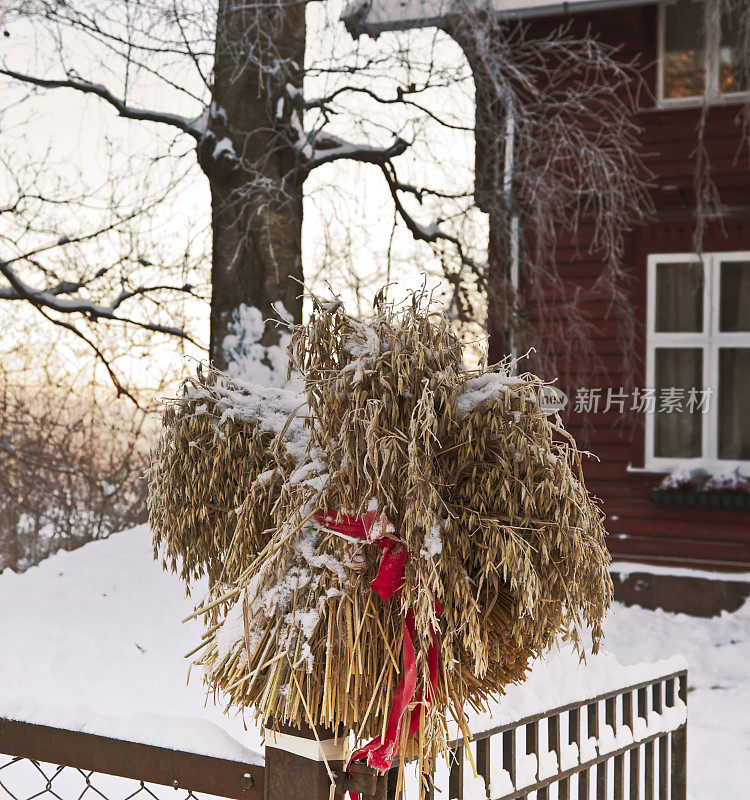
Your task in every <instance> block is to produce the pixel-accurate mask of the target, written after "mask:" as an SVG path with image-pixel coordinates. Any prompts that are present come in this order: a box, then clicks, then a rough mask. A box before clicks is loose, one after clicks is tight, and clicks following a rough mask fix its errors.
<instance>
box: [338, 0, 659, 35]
mask: <svg viewBox="0 0 750 800" xmlns="http://www.w3.org/2000/svg"><path fill="white" fill-rule="evenodd" d="M657 2H659V0H577V2H575V3H573V4H572V5H571V3H569V2H559V1H556V2H551V3H548V4H546V5H543V6H534V7H532V8H525V9H523V8H518V9H511V10H505V11H500V10H498V12H497V13H498V14H502V16H503V17H504V18H506V19H510V20H516V19H519V20H520V19H534V18H538V17H557V16H568V15H572V14H574V13H576V14H577V13H580V12H581V11H584V12H591V11H606V10H607V9H610V8H615V7H617V8H626V7H630V6H647V5H655V4H656V3H657ZM368 11H369V4H368V3H366V2H365V3H356V4H355V3H352V4H351V5H350V6H348V7H347V8H345V9H344V11H343V13H342V15H341V19H342V21H343V23H344V25H346V29H347V30H348V31H349V33H350V34H351V35H352V36H354V37H357V36H361V35H363V34H365V35H367V36H370V37H372V38H373V39H374V38H376V37H377V36H378V35H379V34H381V33H386V32H389V31H405V30H413V29H415V28H432V27H435V28H442V27H445V25H446V23H447V22H448V21H449V20H450V19H451V16H452V15H451V14H440V15H438V16H419V17H414V18H408V17H404V18H400V19H390V20H369V19H368V18H367V17H368Z"/></svg>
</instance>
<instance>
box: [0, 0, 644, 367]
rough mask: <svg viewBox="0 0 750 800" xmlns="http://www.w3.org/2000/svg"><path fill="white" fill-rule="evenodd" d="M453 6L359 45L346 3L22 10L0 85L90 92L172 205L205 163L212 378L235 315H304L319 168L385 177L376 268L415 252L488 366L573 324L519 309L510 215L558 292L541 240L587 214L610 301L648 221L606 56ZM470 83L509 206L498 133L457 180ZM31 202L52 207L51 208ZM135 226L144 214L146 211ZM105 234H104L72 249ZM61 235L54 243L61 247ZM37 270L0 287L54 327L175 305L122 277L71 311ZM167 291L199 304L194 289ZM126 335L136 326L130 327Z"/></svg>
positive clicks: (593, 45)
mask: <svg viewBox="0 0 750 800" xmlns="http://www.w3.org/2000/svg"><path fill="white" fill-rule="evenodd" d="M455 9H456V13H455V15H454V16H452V17H451V18H449V19H448V21H447V22H446V31H443V30H438V29H432V30H424V31H413V32H408V33H405V34H399V35H396V34H389V35H387V36H386V35H384V36H382V37H381V38H380V39H379V40H377V41H374V40H372V39H369V38H366V37H361V38H360V39H359V40H357V41H356V42H355V41H353V40H352V39H351V38H350V37H349V36H348V35H346V34H345V33H344V30H343V27H342V25H341V23H340V19H339V17H340V11H341V6H340V4H337V3H333V2H330V0H329V2H323V3H313V2H309V3H308V2H303V1H302V0H299V1H298V0H273V2H271V3H263V2H259V1H258V0H253V1H252V2H239V0H218V2H217V3H216V4H215V5H213V4H204V3H199V2H197V0H151V2H148V3H143V2H138V3H133V2H124V3H120V2H117V3H115V2H108V3H107V2H105V3H102V2H95V1H94V0H71V2H66V3H58V2H55V1H54V0H26V2H22V3H20V4H19V5H18V6H17V7H16V8H14V9H11V10H9V11H8V12H6V14H5V20H6V25H7V31H8V33H9V34H10V35H9V37H8V38H7V40H6V46H5V49H6V51H7V50H8V43H12V42H13V41H14V40H15V38H17V37H21V38H22V37H23V36H24V35H28V36H29V37H32V39H31V40H30V41H33V44H32V45H30V46H29V47H28V48H26V57H25V58H24V57H21V58H20V59H19V55H18V52H15V53H14V54H11V53H8V54H7V55H5V56H4V58H3V60H2V67H1V68H0V74H2V75H5V76H6V78H7V79H8V80H9V81H10V82H11V83H12V85H14V86H18V87H24V88H25V89H26V90H33V91H34V92H49V91H55V92H64V91H67V92H68V93H71V92H72V93H75V94H76V95H78V96H79V97H86V96H89V97H93V98H95V99H97V100H98V101H100V102H101V103H103V104H105V105H106V106H108V107H110V108H111V109H113V110H114V111H115V112H116V113H117V114H118V115H119V116H120V117H123V118H125V119H127V120H129V121H132V122H133V124H138V125H148V126H151V127H158V128H159V129H160V130H164V131H166V132H168V135H166V136H165V137H164V138H163V140H162V141H161V147H162V149H161V151H157V152H155V153H154V154H153V155H152V162H153V163H156V162H159V161H162V160H170V165H171V166H170V170H167V172H166V174H167V179H166V181H165V183H166V185H167V192H166V193H163V194H162V198H164V197H165V196H166V195H167V194H172V195H174V194H175V193H177V192H178V191H179V185H178V179H180V178H181V177H183V178H186V176H190V179H192V175H193V173H191V172H190V170H189V169H188V167H189V166H190V165H191V164H197V165H198V168H199V169H200V171H201V173H202V175H203V176H204V178H205V179H207V182H208V186H209V189H210V198H211V240H212V246H211V250H212V268H211V330H210V354H211V358H212V360H213V361H214V362H215V363H216V364H217V365H218V366H220V367H226V366H227V365H228V360H229V358H230V357H231V355H230V354H228V350H227V347H226V341H227V337H228V336H233V337H235V338H236V336H237V328H238V326H239V327H241V324H242V318H241V315H240V314H239V312H240V311H241V310H242V308H243V307H251V308H254V309H257V310H258V311H259V313H260V317H261V318H262V319H271V318H273V317H274V316H278V315H281V316H282V317H283V316H286V315H288V316H290V317H291V318H293V319H296V320H299V319H300V316H301V311H302V308H301V299H300V297H301V292H300V288H299V286H300V283H301V282H302V280H303V274H302V258H301V253H302V244H301V242H302V209H303V185H304V186H306V187H307V190H308V192H309V194H310V195H312V196H315V190H316V188H317V189H319V188H320V186H321V183H320V181H317V179H311V178H310V176H311V174H312V173H313V172H315V174H316V176H317V175H318V174H320V175H325V176H328V178H330V181H329V182H330V183H331V184H333V183H335V182H336V179H337V178H336V176H334V175H333V174H332V172H331V170H332V169H335V170H337V175H338V176H339V177H340V176H341V175H346V174H349V173H348V172H347V167H346V164H354V165H357V167H358V168H361V169H362V170H367V171H368V174H370V173H377V174H378V175H379V176H380V178H381V180H382V183H381V186H382V187H383V189H384V192H385V194H384V196H385V197H386V198H387V199H388V200H389V202H390V208H391V209H392V212H391V213H392V220H393V228H392V236H391V241H390V242H389V246H388V253H389V254H392V252H393V249H394V247H393V242H394V241H396V238H397V237H396V236H395V234H398V242H403V238H402V237H401V234H402V233H408V235H409V236H410V237H411V238H412V239H413V240H414V241H416V242H418V243H419V246H420V248H421V250H419V251H418V252H419V253H420V254H421V255H419V256H418V257H419V258H422V259H423V260H424V261H430V260H431V262H432V264H433V265H437V266H438V267H439V269H440V271H441V272H442V274H443V276H444V278H445V280H446V282H447V284H448V286H449V289H450V298H449V301H448V302H449V306H450V308H451V310H452V313H453V314H454V316H455V318H456V320H457V321H459V322H461V323H464V324H465V325H468V326H471V325H474V326H476V325H477V323H479V324H480V325H481V324H483V323H484V321H485V319H489V320H490V321H491V322H490V327H491V328H492V330H491V333H492V334H493V337H492V338H493V341H494V342H496V350H494V351H493V356H495V355H499V354H500V352H503V353H504V351H505V350H507V348H508V347H509V346H510V344H511V339H512V337H513V331H514V330H515V331H516V332H517V333H518V332H519V331H520V330H521V328H523V326H524V325H526V326H529V325H531V324H533V325H540V324H544V323H545V322H547V321H549V320H552V319H563V318H565V319H568V318H570V315H571V314H573V315H575V313H576V302H575V299H571V298H565V300H564V302H559V303H556V304H555V305H554V308H551V309H550V310H549V311H548V313H545V314H543V315H542V316H541V317H540V318H539V319H537V320H532V319H530V318H528V317H526V318H524V317H523V315H522V314H520V313H519V306H518V303H517V299H516V296H515V295H514V292H513V281H512V280H511V277H512V275H511V273H512V272H513V270H512V269H511V267H510V263H511V262H512V261H513V259H514V256H512V254H511V250H512V249H513V247H515V244H514V242H516V241H517V237H516V236H515V234H514V233H513V230H512V228H513V224H514V223H513V219H514V218H516V217H517V216H518V214H522V215H523V217H524V219H525V220H526V224H527V229H528V230H531V231H532V232H533V238H534V242H535V245H534V246H533V247H526V248H522V251H521V254H520V256H519V258H520V262H519V263H521V265H522V267H523V270H524V275H525V277H526V279H527V280H530V281H531V282H532V283H533V284H534V285H537V286H541V285H545V284H548V285H550V286H552V287H553V288H554V287H558V288H559V286H560V283H559V279H558V278H557V277H556V274H555V271H554V261H553V259H552V258H550V256H549V254H550V253H551V252H552V249H551V247H550V244H551V241H552V238H553V237H554V232H555V231H556V230H557V227H556V226H557V225H558V224H559V223H560V221H561V220H563V221H565V222H566V223H567V224H568V225H569V226H570V227H571V228H573V227H575V226H576V225H577V224H578V222H579V221H580V220H583V219H586V221H587V224H588V222H589V221H590V222H591V224H592V225H593V230H594V235H593V239H592V246H593V247H595V248H596V249H597V250H598V251H599V252H601V254H602V263H603V267H602V279H601V281H600V284H599V286H600V288H602V290H603V291H604V290H607V291H609V292H610V295H611V297H616V296H617V295H616V290H615V289H614V288H613V287H615V285H616V279H617V278H618V277H619V272H618V270H619V266H618V259H619V256H620V251H621V237H622V231H623V230H624V229H625V228H627V227H628V226H629V225H630V224H632V222H633V221H634V220H637V219H639V218H640V217H641V216H642V215H643V213H644V210H646V211H647V210H648V207H649V206H648V200H647V196H646V193H645V190H644V188H643V187H644V184H643V178H644V175H643V171H642V170H641V169H640V167H641V165H640V163H639V159H638V154H637V150H636V148H635V143H634V136H633V129H632V123H630V122H629V121H628V120H629V119H630V115H629V112H630V104H629V102H628V97H627V96H623V89H624V87H625V86H626V85H627V78H628V75H629V71H628V67H627V65H620V64H618V63H617V59H616V53H614V52H613V51H611V50H610V49H608V48H606V47H604V46H602V45H600V44H598V43H597V42H596V41H595V40H593V39H592V38H591V37H584V38H574V37H572V36H570V35H569V34H568V33H567V32H566V31H564V30H563V31H559V32H557V33H556V34H554V35H553V36H551V37H548V38H546V39H544V40H530V39H527V38H526V36H525V32H524V29H523V28H519V27H517V26H509V25H506V24H504V23H503V22H502V20H499V19H498V18H497V16H496V15H494V14H493V13H489V12H487V11H486V10H485V9H484V7H483V6H477V5H476V4H471V5H470V4H463V3H457V4H456V6H455ZM457 20H458V21H457ZM448 34H449V35H448ZM456 41H457V42H458V43H459V44H460V45H461V47H463V50H464V53H465V54H466V56H468V59H467V57H465V56H462V55H461V54H460V52H459V50H458V47H457V46H456V44H455V42H456ZM19 61H20V62H21V63H19ZM472 69H473V71H474V73H475V74H477V75H482V76H483V80H482V81H481V85H482V90H481V91H482V92H484V93H489V94H488V96H482V97H479V98H478V104H477V105H478V106H479V107H480V109H482V110H484V111H486V114H485V116H484V117H482V116H481V115H480V117H479V124H478V125H477V126H476V137H477V138H478V139H483V138H484V139H485V140H486V139H487V138H488V137H495V138H497V120H502V119H508V120H509V121H510V120H512V126H513V137H514V138H513V141H514V144H513V169H512V185H511V188H510V189H509V188H508V185H507V184H508V179H509V172H508V169H507V168H506V165H505V160H506V159H505V153H506V147H505V138H504V137H503V136H500V140H499V141H497V142H495V146H494V148H492V147H491V148H486V147H485V148H484V150H485V151H487V152H492V153H493V154H494V155H493V159H492V163H491V164H489V165H483V168H482V174H481V176H480V178H481V180H480V181H479V183H478V185H477V186H476V187H475V186H474V176H473V174H472V170H471V169H470V168H468V165H466V166H467V168H465V169H464V168H460V169H459V168H457V169H455V170H454V169H452V164H451V158H452V152H451V151H452V150H455V149H456V147H457V142H459V141H460V142H462V143H466V142H468V141H471V142H473V137H474V135H475V119H474V114H473V108H472V106H471V105H468V106H467V104H466V103H463V102H458V101H457V98H459V96H462V97H463V98H468V99H469V100H470V101H473V93H474V82H473V78H472ZM571 76H574V80H572V82H571V80H570V79H571ZM26 101H27V100H26V98H14V102H21V103H23V102H26ZM467 109H468V110H467ZM461 147H463V144H462V145H461ZM186 179H187V178H186ZM475 189H476V191H475ZM475 196H476V197H477V198H478V199H479V206H480V208H481V211H482V212H484V214H487V215H489V216H490V217H492V218H493V220H494V221H497V220H501V221H503V224H501V225H499V226H498V225H494V226H493V230H495V231H501V232H502V233H501V235H500V236H499V237H496V239H495V240H494V241H493V242H491V243H490V248H489V249H490V256H489V258H488V257H487V253H486V229H487V226H486V218H485V217H483V216H482V214H480V213H479V211H478V208H477V204H476V202H475ZM45 199H46V200H47V201H49V203H48V204H54V203H58V202H64V201H65V197H64V196H63V195H62V194H61V193H60V192H53V193H52V195H51V196H49V197H46V198H45ZM111 208H112V209H115V208H116V209H117V210H118V212H117V213H116V214H115V216H116V218H117V221H116V226H122V225H123V224H124V220H125V219H127V215H126V214H124V213H123V212H122V209H121V203H120V202H119V200H117V199H113V203H112V205H111ZM135 211H136V212H137V213H138V214H140V213H146V212H148V208H147V204H145V203H144V204H141V206H139V207H137V208H135ZM10 213H15V212H14V211H13V210H11V212H10ZM153 213H157V212H153ZM506 223H507V224H506ZM106 230H107V226H106V225H101V224H100V225H99V226H98V227H97V226H93V227H92V228H91V230H90V232H88V233H85V234H84V233H82V234H81V235H82V236H87V237H91V238H93V237H95V235H96V234H98V233H104V232H106ZM67 238H70V237H67V236H66V237H62V238H58V239H57V240H55V241H56V242H57V244H56V246H65V247H67V246H68V245H67V244H66V243H65V239H67ZM61 241H62V242H63V245H60V242H61ZM338 244H339V243H337V245H336V246H338ZM39 255H40V254H39V253H38V252H37V251H36V250H35V249H34V247H31V248H30V249H27V250H25V251H24V252H23V253H17V254H15V255H13V257H9V256H5V261H4V262H3V263H4V265H5V266H0V274H2V276H3V277H4V278H5V280H6V281H7V283H8V287H7V289H6V293H7V294H8V295H9V297H14V298H23V299H25V300H27V301H30V302H32V303H33V304H34V305H35V306H36V307H37V309H38V310H39V311H40V312H41V313H45V314H48V315H49V316H51V317H53V318H54V319H55V320H56V321H57V323H58V324H62V325H71V324H72V323H71V322H70V319H69V317H70V316H71V315H78V316H79V317H80V316H81V315H83V316H84V317H86V318H87V319H89V320H91V319H95V318H98V319H107V318H111V317H117V316H119V312H120V310H121V309H122V308H123V307H124V304H125V302H126V301H127V302H129V301H131V300H133V301H135V300H136V299H138V298H143V297H147V296H149V295H151V294H152V291H153V293H154V295H156V294H157V293H159V296H163V295H164V294H165V293H166V292H167V291H168V289H167V285H166V284H165V283H163V282H161V281H154V286H153V288H152V287H151V286H150V285H147V284H146V282H145V281H139V282H137V283H133V282H132V281H131V282H130V284H129V285H128V287H127V288H125V289H123V290H122V292H121V293H118V294H116V295H115V296H114V297H110V298H108V299H107V301H106V302H97V303H93V302H89V301H88V300H87V301H86V302H82V301H79V300H77V299H74V298H78V297H80V296H81V295H83V294H84V292H86V291H87V289H88V288H89V283H87V282H85V281H83V280H80V281H78V280H73V281H71V280H69V279H68V277H67V276H62V277H61V279H60V280H56V279H54V278H53V279H52V280H50V278H52V275H51V274H50V275H49V276H47V278H46V279H44V280H43V278H44V275H45V273H44V270H45V269H46V270H47V272H49V273H51V272H52V271H53V270H51V268H49V267H48V266H45V265H44V264H41V263H40V261H39V258H38V256H39ZM0 257H2V253H0ZM139 257H140V256H139ZM145 260H146V261H147V262H149V263H152V262H153V259H151V258H150V257H145ZM188 260H190V259H188ZM337 263H340V264H343V265H346V264H347V258H340V259H337ZM141 266H142V264H141ZM192 266H195V260H194V259H193V260H192ZM40 270H41V272H40ZM312 270H313V271H315V266H312ZM29 272H31V273H35V272H36V274H37V277H38V280H37V282H32V281H31V279H30V278H29V277H28V273H29ZM94 274H96V273H94ZM151 274H152V275H153V273H151ZM384 277H385V278H386V279H388V278H389V277H393V276H392V275H389V274H386V275H385V276H384ZM354 283H356V281H354ZM157 287H158V290H157ZM169 287H170V288H172V289H177V290H178V291H187V292H193V293H195V291H194V286H193V285H192V283H188V284H187V286H184V285H181V284H179V283H175V282H172V283H171V284H169ZM121 298H122V299H121ZM484 298H488V302H489V303H490V304H491V306H492V309H491V313H490V314H489V315H487V314H486V312H485V309H484V305H485V299H484ZM566 315H568V316H566ZM497 320H499V322H498V321H497ZM129 321H130V322H131V323H132V324H134V325H139V326H143V324H144V319H143V318H142V317H137V316H136V317H135V318H133V319H130V318H129ZM145 324H146V326H147V327H148V326H150V327H151V328H153V329H154V330H155V332H157V333H176V334H177V335H186V334H187V332H186V331H184V330H183V331H181V332H178V331H176V330H170V327H171V326H169V325H168V324H166V323H162V322H154V321H153V320H152V319H150V318H148V320H147V321H146V322H145ZM79 332H80V331H79ZM278 336H279V332H278V330H277V327H276V326H275V325H273V324H271V323H268V324H266V326H265V328H264V329H263V330H262V332H261V336H260V343H259V344H260V345H261V346H262V347H266V346H271V345H273V344H274V343H275V342H277V341H278ZM518 341H520V339H517V340H516V342H518Z"/></svg>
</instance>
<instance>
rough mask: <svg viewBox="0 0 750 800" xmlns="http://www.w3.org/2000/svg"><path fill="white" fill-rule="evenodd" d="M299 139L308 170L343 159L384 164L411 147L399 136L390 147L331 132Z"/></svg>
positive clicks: (306, 135)
mask: <svg viewBox="0 0 750 800" xmlns="http://www.w3.org/2000/svg"><path fill="white" fill-rule="evenodd" d="M298 141H299V147H300V150H301V152H302V153H303V154H304V155H305V156H307V164H306V166H307V169H308V170H310V169H314V168H315V167H319V166H321V165H322V164H330V163H331V162H332V161H340V160H341V159H348V160H349V161H361V162H363V163H365V164H378V165H381V166H382V165H385V164H388V163H389V162H390V161H391V159H393V158H396V157H397V156H400V155H401V154H402V153H405V152H406V150H407V149H408V147H409V143H408V142H407V141H405V140H404V139H401V138H399V137H396V139H395V140H394V142H393V144H391V145H390V146H388V147H376V146H374V145H368V144H354V143H352V142H347V141H346V140H344V139H341V138H339V137H338V136H332V135H330V134H326V135H319V136H314V135H310V134H305V135H304V138H303V139H300V140H298Z"/></svg>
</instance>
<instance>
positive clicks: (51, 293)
mask: <svg viewBox="0 0 750 800" xmlns="http://www.w3.org/2000/svg"><path fill="white" fill-rule="evenodd" d="M0 275H2V276H3V277H4V278H5V279H6V280H7V281H8V283H9V284H10V286H9V287H5V288H0V300H25V301H27V302H29V303H31V304H32V305H33V306H35V307H36V308H39V309H48V310H50V311H55V312H57V313H60V314H81V315H82V316H84V317H86V318H87V319H89V320H91V321H94V322H96V321H98V320H100V319H107V320H113V321H116V322H124V323H127V324H129V325H135V326H137V327H139V328H144V329H145V330H148V331H153V332H154V333H164V334H167V335H169V336H177V337H178V338H180V339H187V340H191V339H190V336H189V334H187V333H186V332H185V331H183V330H182V329H180V328H175V327H172V326H169V325H160V324H159V323H156V322H143V321H141V320H137V319H131V318H129V317H122V316H119V315H118V314H117V313H116V312H117V309H118V308H119V307H120V306H121V305H122V304H123V303H124V302H125V301H126V300H130V299H132V298H134V297H141V296H143V295H145V294H148V293H150V292H154V291H157V290H166V289H169V290H172V291H184V292H190V288H189V287H182V288H179V287H174V286H141V287H138V288H136V289H123V290H122V291H121V292H120V294H118V295H117V297H115V298H114V300H113V301H112V302H111V303H110V304H109V305H101V304H99V303H95V302H93V301H91V300H86V299H83V298H77V297H71V295H72V294H73V293H74V292H76V291H78V290H79V289H80V288H81V287H82V286H84V284H83V283H74V282H70V281H64V282H62V283H59V284H58V285H57V286H53V287H51V288H49V289H35V288H33V287H32V286H29V285H28V284H27V283H26V282H25V281H24V280H22V279H21V278H20V277H19V276H18V275H17V274H16V272H15V271H14V270H13V268H12V267H11V266H10V264H9V263H8V262H7V261H5V260H3V259H0Z"/></svg>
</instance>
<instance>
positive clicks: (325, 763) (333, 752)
mask: <svg viewBox="0 0 750 800" xmlns="http://www.w3.org/2000/svg"><path fill="white" fill-rule="evenodd" d="M344 745H345V737H344V736H343V735H339V736H338V738H336V737H335V736H334V734H333V733H332V732H331V731H327V730H324V729H319V730H318V731H317V737H316V735H315V732H314V731H313V730H312V729H311V728H309V727H308V726H305V727H303V728H292V727H288V726H285V725H279V726H278V728H277V729H276V730H275V731H273V730H268V729H266V772H265V781H264V782H265V792H264V800H330V798H332V796H333V797H336V798H341V797H343V794H344V791H347V790H351V791H357V792H360V793H361V794H363V795H365V796H368V797H374V795H375V793H376V788H377V784H378V780H377V778H378V776H377V775H376V773H375V772H373V771H372V770H371V769H370V768H369V767H366V766H363V765H361V764H355V765H353V768H352V773H353V774H352V777H351V778H347V779H346V785H344V783H345V782H344ZM329 770H330V774H329ZM331 777H333V781H334V783H333V787H334V788H333V795H332V794H331V792H332V788H331V787H332V783H331ZM381 782H382V781H381Z"/></svg>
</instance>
